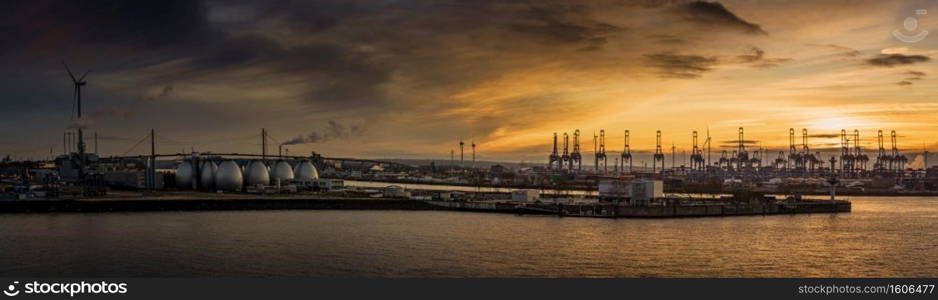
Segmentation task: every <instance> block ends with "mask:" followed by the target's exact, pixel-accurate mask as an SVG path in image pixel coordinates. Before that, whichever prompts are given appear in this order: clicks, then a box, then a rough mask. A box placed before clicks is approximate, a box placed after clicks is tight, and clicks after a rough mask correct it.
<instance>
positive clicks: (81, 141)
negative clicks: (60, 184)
mask: <svg viewBox="0 0 938 300" xmlns="http://www.w3.org/2000/svg"><path fill="white" fill-rule="evenodd" d="M62 65H63V66H65V71H66V72H68V77H71V78H72V83H74V84H75V90H74V92H75V93H74V95H73V96H72V101H73V102H72V105H73V106H72V107H73V110H74V111H75V112H77V114H76V116H75V121H76V122H80V121H81V87H82V86H84V85H87V84H88V83H87V82H86V81H85V76H88V73H89V72H91V71H90V70H89V71H85V74H83V75H81V77H79V78H77V79H76V78H75V75H74V74H72V70H71V69H69V68H68V64H66V63H65V62H64V61H63V62H62ZM78 161H79V168H78V178H82V177H84V166H85V138H84V135H83V133H82V128H81V124H78Z"/></svg>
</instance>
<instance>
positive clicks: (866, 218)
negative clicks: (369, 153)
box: [0, 197, 938, 277]
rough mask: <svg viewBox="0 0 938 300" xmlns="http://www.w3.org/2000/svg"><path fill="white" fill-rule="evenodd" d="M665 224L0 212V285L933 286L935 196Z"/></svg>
mask: <svg viewBox="0 0 938 300" xmlns="http://www.w3.org/2000/svg"><path fill="white" fill-rule="evenodd" d="M851 200H852V201H854V205H853V212H852V213H849V214H836V215H834V214H815V215H796V216H789V215H785V216H764V217H763V216H754V217H727V218H696V219H668V220H632V219H617V220H610V219H582V218H558V217H552V216H515V215H502V214H484V213H469V212H443V211H243V212H165V213H127V214H33V215H0V276H13V277H20V276H82V277H83V276H316V277H581V276H598V277H610V276H611V277H640V276H656V277H658V276H664V277H739V276H747V277H748V276H754V277H936V276H938V198H924V197H903V198H883V197H854V198H853V199H851Z"/></svg>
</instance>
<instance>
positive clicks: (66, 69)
mask: <svg viewBox="0 0 938 300" xmlns="http://www.w3.org/2000/svg"><path fill="white" fill-rule="evenodd" d="M62 65H63V66H65V71H67V72H68V77H71V78H72V82H78V80H75V75H72V69H69V68H68V64H66V63H65V61H62Z"/></svg>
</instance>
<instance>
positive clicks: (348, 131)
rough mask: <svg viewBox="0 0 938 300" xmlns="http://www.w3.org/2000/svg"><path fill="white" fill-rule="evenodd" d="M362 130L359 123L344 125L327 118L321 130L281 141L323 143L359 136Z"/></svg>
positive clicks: (290, 143) (287, 142)
mask: <svg viewBox="0 0 938 300" xmlns="http://www.w3.org/2000/svg"><path fill="white" fill-rule="evenodd" d="M363 132H364V128H363V127H362V126H360V125H352V126H346V125H343V124H342V123H339V122H336V121H335V120H329V122H328V123H326V127H325V128H323V129H322V130H318V131H312V132H310V133H308V134H306V135H301V136H297V137H295V138H292V139H289V140H287V141H285V142H283V144H284V145H296V144H313V143H324V142H328V141H331V140H337V139H348V138H351V137H355V136H359V135H361V134H362V133H363Z"/></svg>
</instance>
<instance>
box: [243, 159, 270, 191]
mask: <svg viewBox="0 0 938 300" xmlns="http://www.w3.org/2000/svg"><path fill="white" fill-rule="evenodd" d="M245 177H247V178H246V180H245V183H247V185H251V186H254V185H270V169H268V168H267V165H266V164H264V162H263V161H259V160H255V161H252V162H251V165H249V166H248V168H247V171H246V172H245Z"/></svg>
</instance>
